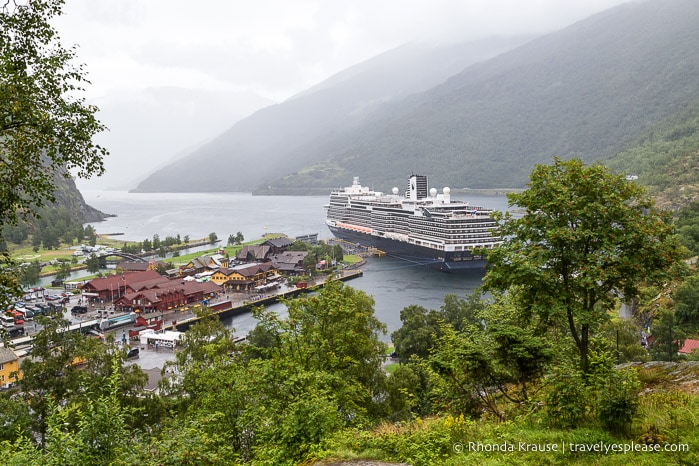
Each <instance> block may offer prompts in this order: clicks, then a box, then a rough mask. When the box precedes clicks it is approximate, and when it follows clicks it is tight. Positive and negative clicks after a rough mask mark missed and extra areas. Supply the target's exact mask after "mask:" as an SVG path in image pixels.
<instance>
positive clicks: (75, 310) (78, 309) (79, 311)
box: [70, 306, 87, 314]
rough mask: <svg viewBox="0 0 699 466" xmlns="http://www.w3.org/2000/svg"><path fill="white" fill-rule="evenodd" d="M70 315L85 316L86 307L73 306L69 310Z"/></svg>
mask: <svg viewBox="0 0 699 466" xmlns="http://www.w3.org/2000/svg"><path fill="white" fill-rule="evenodd" d="M70 313H71V314H85V313H87V306H73V307H72V309H71V310H70Z"/></svg>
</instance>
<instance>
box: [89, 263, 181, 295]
mask: <svg viewBox="0 0 699 466" xmlns="http://www.w3.org/2000/svg"><path fill="white" fill-rule="evenodd" d="M156 279H161V280H167V278H165V277H163V276H162V275H160V274H159V273H158V272H156V271H155V270H144V271H142V272H124V273H122V274H118V275H110V276H108V277H103V278H94V279H92V280H90V281H89V282H87V283H85V284H84V285H82V293H83V297H86V298H87V299H89V300H90V301H92V302H102V303H108V302H113V301H114V300H115V299H117V298H119V297H121V296H123V295H124V294H126V292H127V289H130V290H133V287H134V286H136V284H137V283H138V282H146V281H150V280H156Z"/></svg>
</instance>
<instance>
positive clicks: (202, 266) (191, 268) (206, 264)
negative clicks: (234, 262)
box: [180, 253, 230, 276]
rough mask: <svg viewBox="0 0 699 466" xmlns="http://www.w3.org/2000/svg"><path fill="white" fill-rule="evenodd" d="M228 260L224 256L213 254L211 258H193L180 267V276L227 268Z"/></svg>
mask: <svg viewBox="0 0 699 466" xmlns="http://www.w3.org/2000/svg"><path fill="white" fill-rule="evenodd" d="M229 265H230V259H229V258H228V257H226V256H225V255H224V254H221V253H219V254H213V255H211V256H199V257H195V258H194V259H192V260H191V261H189V262H188V263H187V264H185V265H183V266H180V275H184V276H192V275H198V274H201V273H206V272H210V271H212V270H215V269H218V268H220V267H228V266H229Z"/></svg>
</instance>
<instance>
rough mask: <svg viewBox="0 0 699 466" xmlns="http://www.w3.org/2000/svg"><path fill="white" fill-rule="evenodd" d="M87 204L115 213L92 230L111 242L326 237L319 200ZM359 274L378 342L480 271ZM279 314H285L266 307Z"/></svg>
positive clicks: (375, 268) (245, 318)
mask: <svg viewBox="0 0 699 466" xmlns="http://www.w3.org/2000/svg"><path fill="white" fill-rule="evenodd" d="M83 196H84V197H85V200H86V201H87V203H88V204H90V205H91V206H93V207H95V208H97V209H99V210H101V211H102V212H105V213H109V214H115V215H116V217H111V218H109V219H107V220H106V221H104V222H99V223H93V224H92V225H93V226H94V227H95V229H96V230H97V233H99V234H105V233H123V235H120V236H117V237H116V238H118V239H123V240H128V241H143V240H144V239H152V237H153V235H154V234H158V235H159V236H160V238H161V239H164V238H165V237H166V236H176V235H177V234H179V235H180V236H182V237H184V236H185V235H189V236H190V238H191V239H197V238H204V237H207V236H208V235H209V233H212V232H214V233H216V234H217V235H218V237H219V239H221V240H223V241H224V242H225V241H226V239H227V238H228V235H230V234H233V235H235V234H236V233H237V232H238V231H240V232H241V233H243V236H245V238H246V239H248V240H249V239H255V238H259V237H260V236H262V235H263V234H264V233H271V232H273V233H285V234H287V235H289V236H298V235H303V234H312V233H318V235H319V238H321V239H326V238H330V237H331V235H330V232H329V231H328V229H327V228H326V227H325V224H324V223H323V215H324V211H323V205H324V204H325V203H327V201H328V198H327V197H326V196H322V197H319V196H252V195H251V194H247V193H187V194H183V193H156V194H150V193H138V194H136V193H126V192H119V191H84V192H83ZM452 197H454V198H457V199H459V198H460V199H466V200H468V201H469V202H470V203H471V204H472V205H481V206H483V207H490V208H493V209H497V210H505V209H506V208H507V199H506V198H505V197H504V196H469V197H468V198H465V197H461V196H459V195H456V196H452ZM362 270H363V271H364V276H363V277H361V278H357V279H354V280H351V281H349V282H347V283H348V285H350V286H352V287H354V288H357V289H360V290H363V291H365V292H366V293H367V294H369V295H371V296H372V297H373V298H374V301H375V311H376V316H377V317H378V318H379V320H381V321H382V322H384V323H385V324H386V326H387V327H388V334H387V335H386V337H385V338H384V339H385V340H386V341H389V340H390V333H391V332H392V331H394V330H397V329H398V328H400V325H401V322H400V311H401V309H403V308H404V307H406V306H409V305H411V304H418V305H421V306H424V307H426V308H428V309H438V308H439V307H440V306H441V305H442V304H443V302H444V296H445V295H446V294H449V293H454V294H456V295H458V296H461V297H465V296H467V295H469V294H470V293H471V292H472V291H473V290H474V289H475V288H476V287H478V286H479V285H480V284H481V280H482V278H483V273H482V272H479V271H474V272H471V273H466V274H458V275H452V274H445V273H442V272H438V271H434V270H429V269H426V268H424V267H418V266H415V265H413V264H410V263H408V262H405V261H401V260H399V259H395V258H391V257H382V258H370V259H368V260H367V263H366V264H365V266H363V267H362ZM271 309H273V310H274V311H275V312H277V313H279V314H280V315H285V313H286V309H285V308H284V307H283V306H281V305H274V306H273V307H271ZM226 323H227V324H229V325H232V326H234V327H235V329H236V333H238V334H244V333H247V332H249V331H250V330H252V328H253V327H254V326H255V323H256V322H255V320H254V319H253V318H252V316H250V315H248V314H245V315H239V316H236V317H233V318H232V319H229V320H227V321H226Z"/></svg>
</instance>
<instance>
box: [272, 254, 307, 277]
mask: <svg viewBox="0 0 699 466" xmlns="http://www.w3.org/2000/svg"><path fill="white" fill-rule="evenodd" d="M307 255H308V251H286V252H282V253H279V254H273V255H272V256H270V259H271V260H272V262H273V263H274V264H276V265H277V268H278V269H279V272H280V273H283V274H285V275H303V274H304V268H303V261H304V260H305V259H306V256H307Z"/></svg>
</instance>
